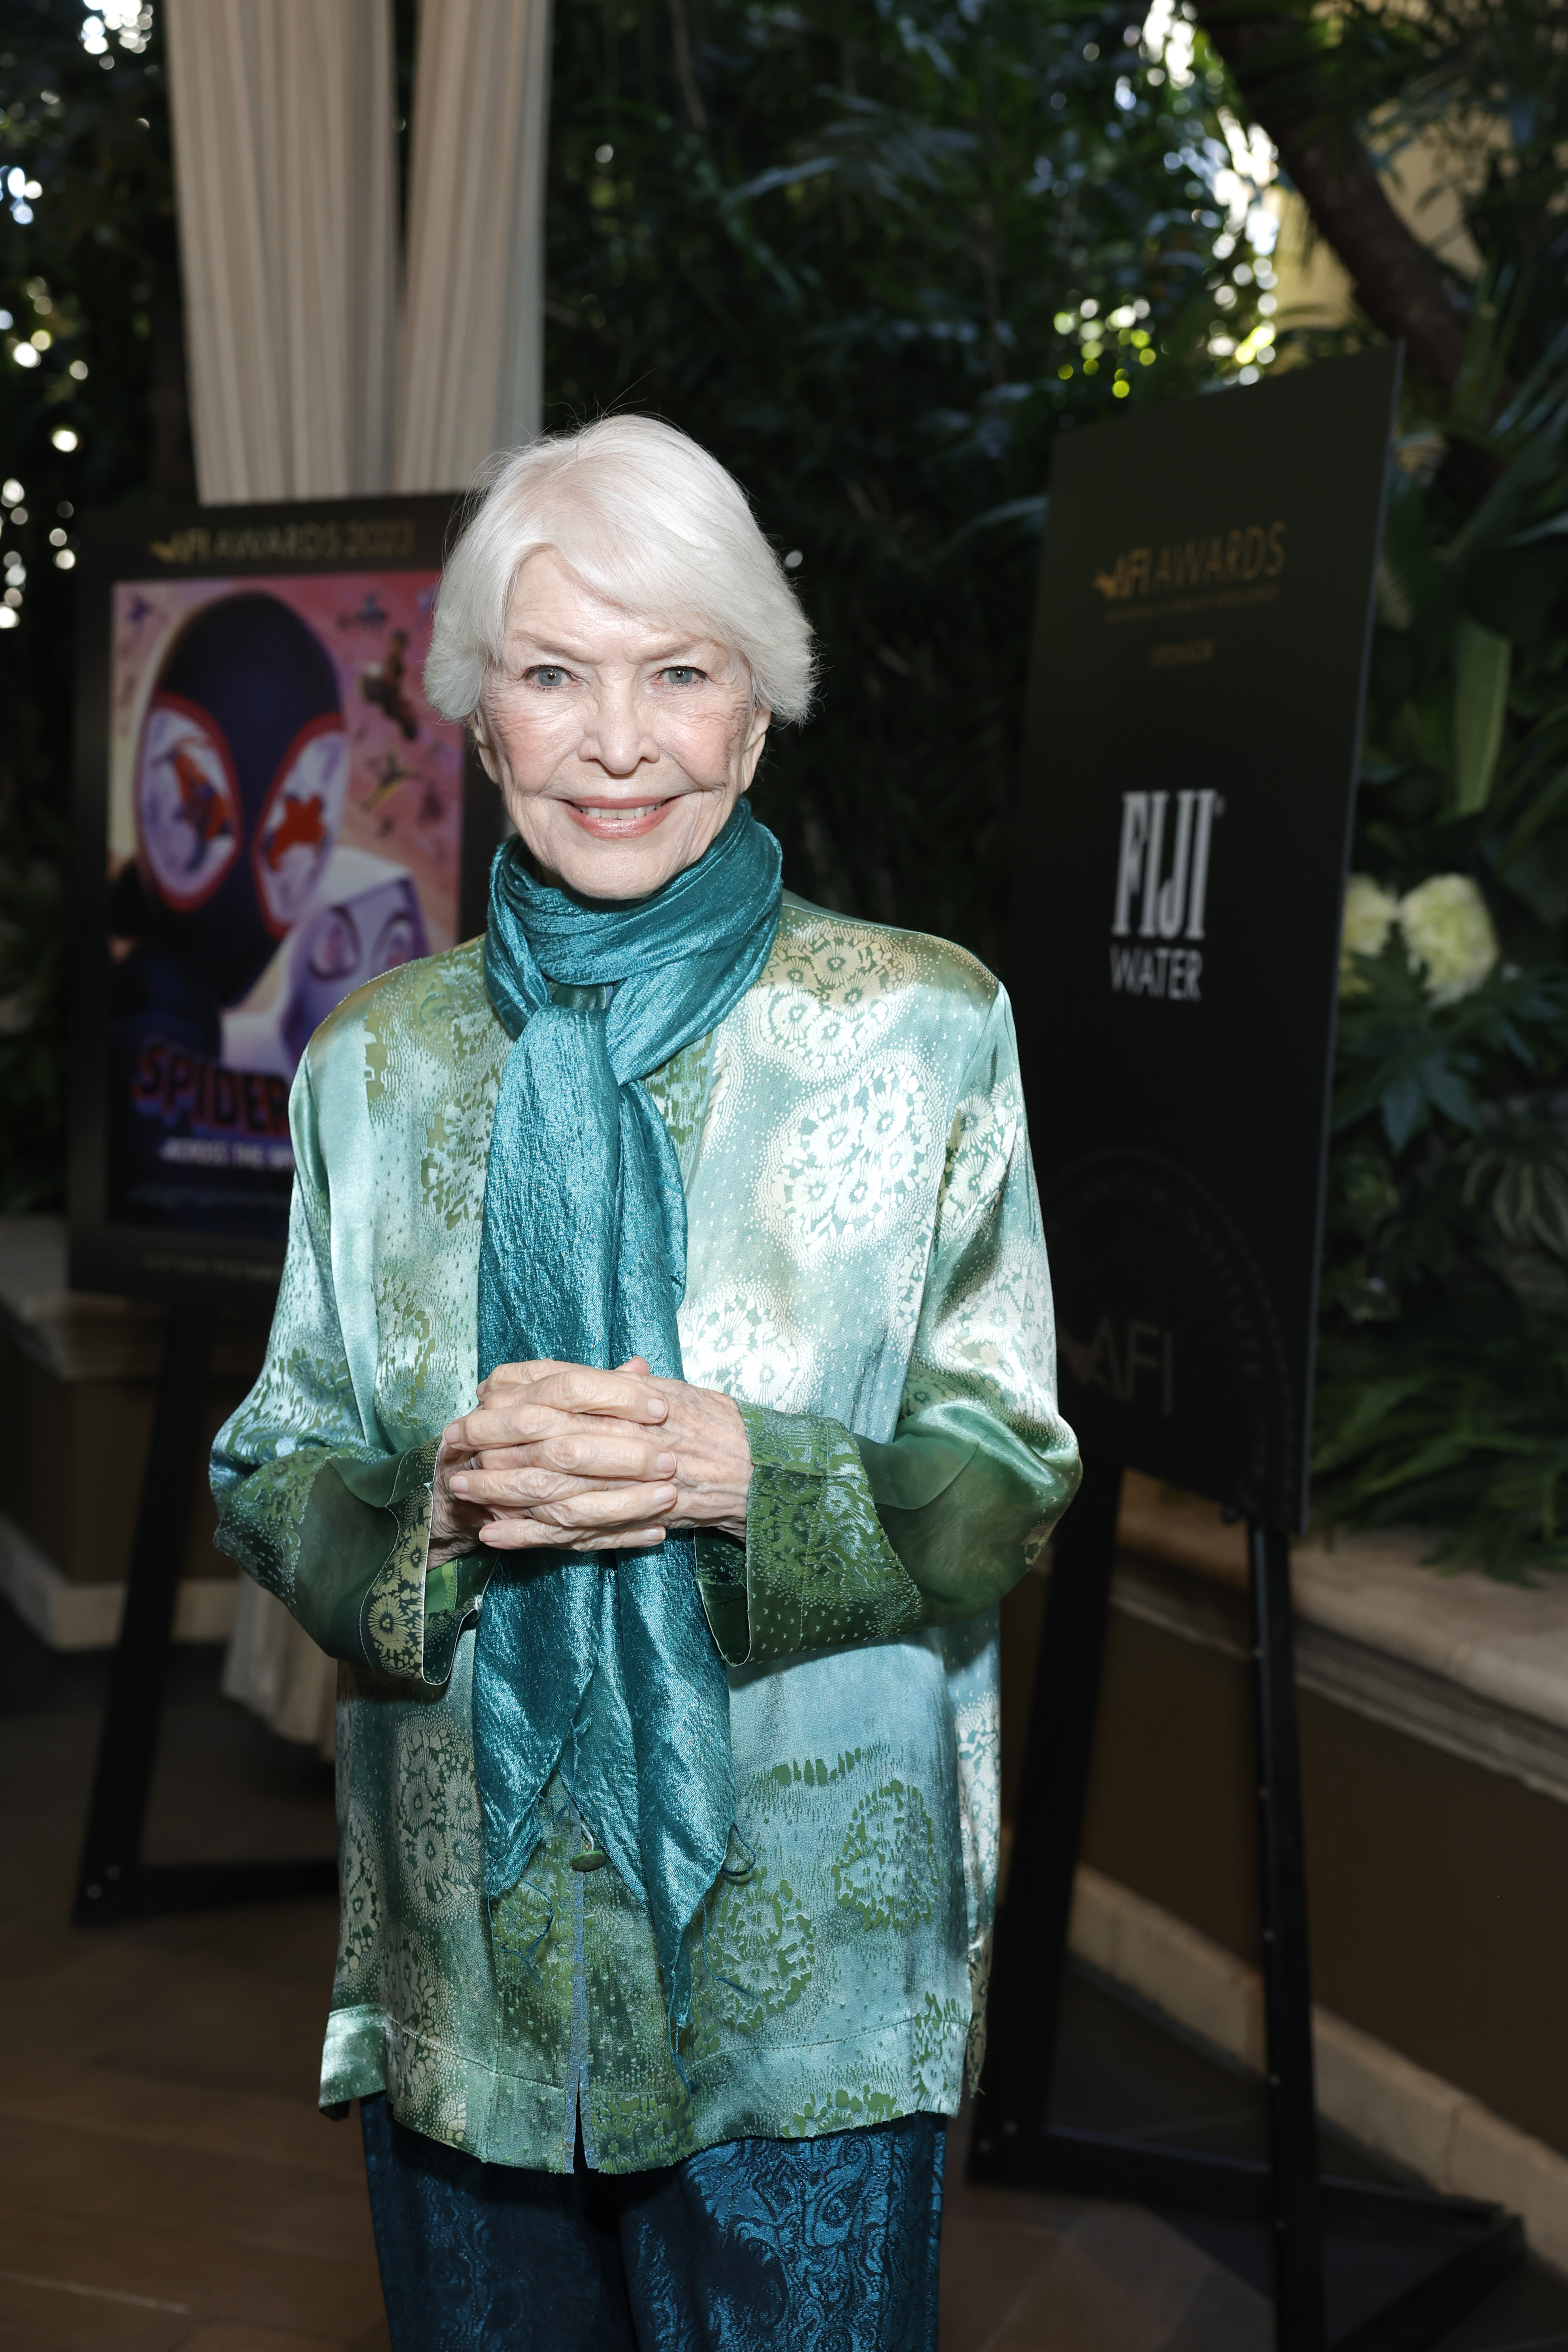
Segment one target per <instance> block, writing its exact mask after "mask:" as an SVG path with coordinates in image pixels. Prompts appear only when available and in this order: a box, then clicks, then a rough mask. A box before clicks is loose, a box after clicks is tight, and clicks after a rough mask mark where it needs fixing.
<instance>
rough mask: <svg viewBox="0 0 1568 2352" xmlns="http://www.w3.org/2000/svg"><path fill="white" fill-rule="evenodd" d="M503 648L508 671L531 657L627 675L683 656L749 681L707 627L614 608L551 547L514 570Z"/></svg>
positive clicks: (688, 617) (669, 615) (667, 614)
mask: <svg viewBox="0 0 1568 2352" xmlns="http://www.w3.org/2000/svg"><path fill="white" fill-rule="evenodd" d="M505 642H506V656H507V664H506V666H507V667H508V668H509V669H510V668H514V667H516V664H517V661H518V658H519V656H527V655H528V654H530V653H534V654H555V655H558V656H563V657H565V658H568V659H571V660H575V661H582V662H591V663H611V664H615V665H616V666H620V665H629V666H633V667H641V666H642V665H644V664H646V663H647V662H650V661H672V660H674V659H676V658H677V657H679V656H682V655H685V656H689V657H690V658H692V659H694V660H696V661H698V662H699V663H700V667H703V668H705V669H708V670H710V671H712V672H713V673H714V674H715V675H723V676H733V677H735V678H736V679H737V680H739V679H741V678H743V677H747V676H748V675H749V671H748V665H747V663H746V661H745V658H744V656H742V655H741V654H740V653H738V652H737V651H736V649H735V648H734V647H733V646H730V645H727V644H726V643H725V642H724V640H723V638H722V637H720V636H716V635H714V632H713V625H712V623H711V621H710V619H708V618H706V617H704V616H701V615H698V614H691V613H689V612H681V611H679V610H666V611H648V610H645V609H639V608H638V607H636V606H633V605H629V604H622V603H619V602H617V601H616V599H615V598H613V597H611V596H608V595H606V594H605V593H603V591H602V590H600V589H597V588H595V587H593V586H591V585H590V584H589V583H588V582H587V581H585V580H584V579H583V578H582V576H581V575H580V573H578V572H575V571H574V570H573V568H572V566H571V565H570V564H569V563H567V562H565V560H564V558H563V556H562V555H561V554H560V553H559V552H558V551H557V550H556V549H554V548H553V547H540V548H535V549H533V550H532V551H531V552H530V553H529V554H528V555H527V556H526V557H525V558H524V559H523V561H522V562H521V563H520V564H519V565H518V567H517V570H516V572H515V573H514V575H513V578H512V583H511V590H510V595H509V597H508V601H507V615H506V641H505Z"/></svg>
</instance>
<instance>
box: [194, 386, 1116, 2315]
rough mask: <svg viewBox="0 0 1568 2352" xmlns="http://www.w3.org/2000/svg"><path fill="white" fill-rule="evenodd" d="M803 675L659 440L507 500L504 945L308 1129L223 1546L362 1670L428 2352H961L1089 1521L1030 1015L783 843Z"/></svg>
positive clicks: (496, 874) (706, 460)
mask: <svg viewBox="0 0 1568 2352" xmlns="http://www.w3.org/2000/svg"><path fill="white" fill-rule="evenodd" d="M811 672H812V656H811V641H810V632H809V630H808V628H807V625H806V623H805V619H804V617H803V615H802V614H801V612H800V609H799V606H798V605H797V604H796V602H795V596H794V593H793V592H792V590H791V588H790V585H789V583H788V581H787V579H786V577H785V575H784V572H783V570H782V569H781V567H780V565H779V563H778V561H777V559H776V557H775V556H774V555H773V552H772V551H771V550H770V549H769V547H768V546H767V544H766V542H765V541H764V540H763V536H762V534H761V532H760V531H759V530H758V529H757V526H756V524H755V522H754V520H752V514H751V510H750V509H749V507H748V505H747V503H746V499H745V498H744V496H743V495H742V491H741V490H740V488H738V487H737V485H736V484H735V483H734V482H733V481H732V480H731V478H730V477H729V475H727V474H726V473H725V472H724V471H723V470H722V468H721V467H720V466H718V465H717V464H716V463H715V462H714V460H713V459H712V458H710V457H708V456H707V455H706V454H705V453H704V452H703V451H702V450H700V449H699V448H698V447H697V446H695V445H694V444H693V443H692V442H690V441H689V440H687V439H686V438H685V437H684V436H682V435H681V434H679V433H677V432H675V431H673V430H672V429H671V428H670V427H668V425H658V424H654V423H652V422H649V421H647V420H646V419H641V418H637V417H618V418H613V419H609V420H606V421H605V422H603V423H600V424H597V425H590V426H588V427H587V428H585V429H584V430H583V431H581V432H579V433H576V434H574V435H571V436H564V437H563V438H560V439H555V440H544V441H539V442H536V443H534V444H533V445H532V446H531V447H529V448H526V449H524V450H522V451H521V452H520V453H518V454H515V455H513V456H510V457H506V458H504V459H502V460H499V461H497V462H496V464H495V465H494V466H493V467H491V468H490V470H489V477H488V484H487V487H486V488H485V489H484V491H483V495H482V497H481V498H480V499H479V503H478V507H477V509H476V511H475V512H474V513H473V515H472V519H471V520H470V521H469V522H468V527H467V530H465V532H464V534H463V536H462V538H461V540H460V541H459V542H458V546H457V548H456V550H455V551H454V553H453V555H452V559H451V562H450V563H449V564H448V566H447V572H446V576H445V579H444V582H443V585H442V589H441V595H440V603H439V606H438V609H437V616H436V624H435V634H434V639H433V643H432V647H431V653H430V658H429V662H428V665H427V668H426V686H427V688H428V691H429V694H430V697H431V699H432V700H433V701H434V703H435V704H436V706H437V708H438V709H441V710H443V711H445V712H446V713H447V714H448V715H449V716H450V717H451V718H453V719H466V720H468V722H469V723H470V724H471V726H472V728H473V731H474V736H475V740H476V742H477V744H478V747H479V756H480V758H481V759H482V760H483V761H484V764H485V767H486V769H487V771H488V772H489V775H490V776H491V777H492V778H493V780H494V782H495V783H496V784H497V786H498V787H499V789H500V793H501V795H502V797H503V799H504V801H505V803H506V807H507V811H508V814H509V815H510V819H511V821H512V824H514V825H515V827H516V835H515V838H514V839H511V840H509V842H508V843H507V845H506V846H505V847H504V848H503V849H502V850H501V851H500V854H499V856H497V858H496V860H495V865H494V869H493V873H492V877H491V885H490V903H489V923H488V928H487V930H486V933H485V937H484V938H483V940H474V941H471V942H470V943H469V944H468V945H467V946H464V947H459V948H457V949H454V950H452V952H451V953H450V954H448V955H443V956H437V957H435V958H434V959H432V960H431V961H428V962H425V963H416V964H413V965H410V966H407V967H405V969H404V970H402V971H396V972H392V973H388V974H387V975H386V976H385V977H384V979H382V980H379V981H376V982H373V983H372V984H371V985H370V986H369V987H368V988H365V989H363V990H361V991H360V992H359V993H358V994H357V995H355V996H353V997H350V998H349V999H348V1001H347V1002H346V1003H344V1004H342V1006H340V1008H339V1009H338V1011H337V1012H336V1013H333V1014H332V1016H331V1019H330V1020H329V1021H328V1022H327V1023H326V1024H325V1026H324V1027H323V1028H322V1029H321V1031H320V1032H319V1033H318V1034H317V1035H316V1037H315V1038H314V1040H313V1041H312V1043H311V1045H310V1049H309V1051H308V1053H307V1055H306V1056H305V1060H304V1063H303V1065H302V1066H301V1068H300V1075H299V1078H298V1080H297V1083H296V1087H295V1091H294V1101H293V1129H294V1145H295V1154H296V1162H297V1171H298V1172H297V1177H296V1192H295V1200H294V1209H293V1218H292V1223H291V1227H290V1233H289V1255H288V1263H287V1266H286V1269H285V1272H284V1276H283V1285H282V1289H281V1291H280V1294H279V1302H278V1312H277V1319H276V1322H275V1324H274V1327H273V1331H272V1339H271V1345H270V1348H269V1350H268V1358H267V1363H266V1368H265V1370H264V1371H263V1373H262V1376H261V1379H260V1381H258V1385H257V1387H256V1389H255V1390H254V1391H253V1392H252V1394H251V1395H250V1397H249V1398H248V1399H247V1402H246V1403H245V1404H244V1405H243V1406H242V1407H241V1408H240V1410H239V1412H237V1414H236V1415H235V1417H234V1419H233V1420H232V1421H231V1422H230V1423H228V1425H227V1427H226V1429H225V1430H224V1431H223V1432H222V1433H220V1435H219V1438H218V1442H217V1446H216V1453H215V1457H214V1464H215V1466H214V1480H215V1485H216V1491H217V1495H218V1497H219V1504H220V1509H221V1514H222V1531H221V1536H220V1540H221V1541H222V1542H223V1543H224V1544H225V1545H226V1547H227V1549H229V1550H230V1551H231V1552H233V1553H234V1555H235V1556H236V1558H237V1559H239V1560H241V1561H242V1562H243V1564H244V1565H245V1566H246V1568H247V1569H248V1570H249V1571H250V1572H251V1574H252V1575H254V1576H256V1577H258V1579H259V1580H261V1582H262V1583H264V1584H265V1585H267V1586H268V1587H269V1588H270V1589H271V1590H272V1591H274V1592H276V1593H278V1594H279V1596H280V1597H281V1598H282V1599H283V1600H284V1601H286V1602H287V1603H288V1605H289V1608H290V1609H291V1610H292V1611H293V1612H295V1614H296V1616H297V1617H298V1618H299V1620H300V1622H301V1624H303V1625H304V1626H305V1627H306V1629H307V1630H308V1631H309V1632H310V1633H311V1634H312V1635H313V1636H314V1637H315V1639H316V1640H317V1641H318V1642H319V1643H321V1645H322V1647H323V1648H324V1649H326V1650H327V1651H329V1652H330V1653H331V1654H333V1655H334V1656H336V1657H337V1658H338V1659H340V1660H341V1661H342V1664H341V1667H340V1682H339V1690H340V1705H339V1714H338V1725H339V1730H338V1788H339V1809H340V1822H341V1847H342V1931H341V1941H340V1946H339V1956H338V1966H337V1977H336V1982H335V1985H334V1989H333V1995H332V2006H331V2017H330V2020H329V2022H328V2027H327V2038H326V2050H325V2054H324V2058H323V2063H322V2074H321V2104H322V2105H323V2106H324V2107H326V2108H327V2109H328V2110H329V2111H330V2112H339V2113H341V2112H342V2111H343V2109H344V2108H345V2107H346V2105H347V2104H348V2102H349V2101H351V2100H353V2099H355V2098H357V2099H359V2100H360V2101H361V2102H362V2117H363V2130H364V2138H365V2147H366V2158H367V2163H368V2168H369V2176H370V2188H371V2202H372V2210H373V2212H374V2220H375V2228H376V2242H377V2246H378V2250H379V2253H380V2259H381V2264H382V2273H383V2278H384V2284H385V2289H386V2298H387V2306H388V2311H389V2314H390V2318H391V2326H392V2336H393V2342H394V2344H395V2347H397V2352H415V2347H417V2352H437V2347H459V2346H461V2347H468V2346H479V2345H480V2344H483V2345H485V2346H507V2347H533V2346H536V2345H537V2346H541V2347H543V2346H546V2345H548V2346H549V2347H551V2352H567V2347H576V2346H592V2347H595V2352H603V2348H604V2347H615V2346H627V2347H629V2346H634V2345H635V2346H637V2347H643V2352H650V2347H677V2346H679V2347H688V2346H697V2345H710V2346H713V2347H752V2346H760V2345H761V2344H762V2343H763V2341H764V2333H765V2336H766V2340H767V2341H768V2342H769V2343H770V2344H772V2345H776V2346H779V2347H784V2346H787V2347H790V2352H802V2347H811V2346H816V2345H828V2344H832V2345H833V2346H835V2347H854V2352H859V2347H872V2346H876V2347H899V2352H904V2347H934V2345H935V2342H936V2333H935V2330H936V2248H937V2242H938V2234H939V2223H940V2211H941V2184H942V2118H943V2117H944V2116H951V2115H952V2113H953V2112H954V2110H955V2109H956V2107H957V2105H958V2103H959V2098H960V2094H961V2089H962V2084H963V2065H964V2056H965V2051H966V2048H967V2050H968V2053H969V2055H970V2061H971V2064H972V2065H973V2063H974V2060H975V2057H976V2054H977V2050H978V2043H979V2037H980V2032H981V2025H982V2016H983V2005H984V1990H985V1975H986V1959H987V1950H988V1941H989V1931H990V1920H991V1912H992V1904H993V1898H994V1882H995V1869H996V1849H997V1773H996V1766H997V1696H996V1695H997V1680H996V1613H995V1603H996V1601H997V1600H998V1598H999V1596H1000V1595H1001V1594H1002V1593H1003V1592H1005V1591H1006V1590H1007V1589H1008V1587H1009V1586H1010V1585H1012V1584H1013V1583H1014V1582H1015V1581H1016V1580H1017V1579H1018V1578H1019V1577H1020V1576H1021V1575H1022V1574H1023V1573H1024V1571H1025V1569H1026V1566H1027V1565H1028V1563H1029V1561H1030V1560H1031V1559H1032V1558H1033V1557H1034V1556H1035V1553H1036V1552H1037V1549H1038V1548H1039V1546H1040V1544H1041V1543H1042V1541H1043V1539H1044V1538H1045V1535H1046V1533H1047V1529H1048V1528H1049V1527H1050V1526H1051V1524H1052V1522H1053V1521H1054V1520H1055V1519H1056V1517H1058V1514H1059V1513H1060V1512H1061V1510H1062V1509H1063V1507H1065V1505H1066V1504H1067V1502H1068V1498H1069V1497H1070V1496H1071V1493H1072V1490H1073V1486H1074V1482H1075V1478H1076V1475H1077V1461H1076V1454H1075V1449H1074V1445H1073V1440H1072V1436H1071V1433H1070V1432H1069V1431H1068V1429H1067V1428H1066V1427H1065V1426H1064V1425H1063V1423H1062V1422H1061V1421H1060V1420H1059V1419H1058V1415H1057V1411H1056V1402H1055V1357H1054V1348H1053V1339H1052V1327H1051V1307H1050V1290H1049V1283H1048V1277H1047V1269H1046V1260H1045V1251H1044V1246H1043V1243H1042V1238H1041V1233H1040V1223H1039V1215H1038V1211H1037V1203H1036V1199H1035V1192H1034V1186H1033V1181H1032V1177H1031V1172H1030V1167H1029V1159H1028V1151H1027V1146H1026V1139H1025V1130H1024V1117H1023V1107H1022V1102H1021V1099H1020V1095H1019V1087H1018V1075H1017V1062H1016V1049H1015V1045H1014V1039H1013V1032H1012V1026H1011V1023H1010V1019H1009V1015H1008V1010H1007V1003H1006V1000H1005V996H1004V995H1003V993H1002V992H1001V990H1000V989H999V988H998V986H997V984H996V982H995V981H994V980H993V979H992V977H991V975H990V974H989V973H988V972H986V971H984V969H983V968H982V967H981V966H980V965H979V964H977V963H976V962H975V961H974V960H973V958H972V957H971V956H968V955H965V954H964V953H963V952H962V951H961V950H958V949H956V948H952V947H949V946H946V945H944V944H943V943H942V941H940V940H931V939H924V938H921V937H919V936H917V935H914V934H911V933H907V932H898V931H891V930H887V929H880V928H879V927H878V926H876V925H874V924H869V923H862V922H858V921H853V920H850V919H847V918H846V917H844V916H841V915H837V914H830V913H826V912H824V911H823V910H822V909H820V908H815V907H811V906H808V905H806V904H805V902H804V901H802V900H800V899H798V898H794V897H793V896H792V895H790V894H789V893H787V892H784V891H782V890H781V887H780V880H779V867H780V859H779V850H778V845H777V844H776V843H775V842H774V841H773V837H772V835H769V834H768V833H766V832H764V831H763V828H762V826H761V825H760V824H757V822H756V821H755V819H754V818H753V817H752V814H751V810H750V806H749V804H748V803H747V801H746V798H745V794H746V791H747V787H748V786H749V784H750V783H751V781H752V776H753V775H754V773H755V772H756V767H757V762H758V761H759V759H760V758H761V756H762V751H763V742H764V740H765V738H766V734H767V730H768V727H769V725H770V723H771V722H772V721H773V719H781V720H791V721H793V720H798V719H801V718H802V717H804V715H805V710H806V708H807V704H808V700H809V696H810V688H811Z"/></svg>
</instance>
